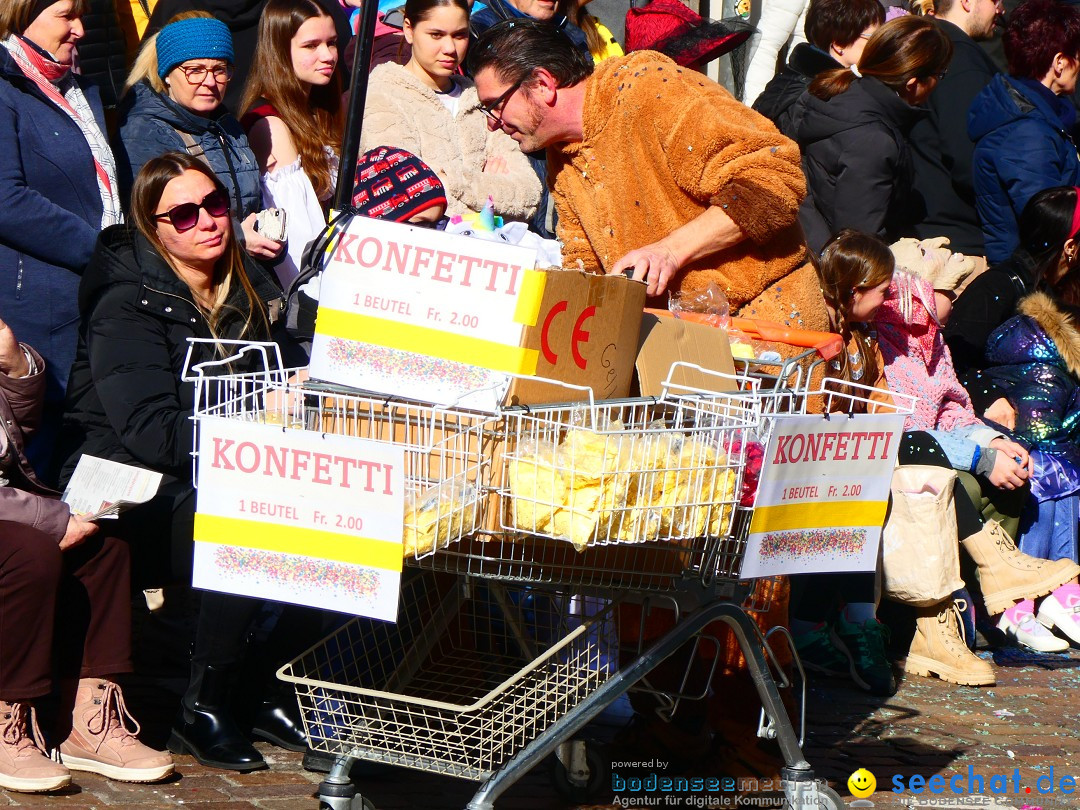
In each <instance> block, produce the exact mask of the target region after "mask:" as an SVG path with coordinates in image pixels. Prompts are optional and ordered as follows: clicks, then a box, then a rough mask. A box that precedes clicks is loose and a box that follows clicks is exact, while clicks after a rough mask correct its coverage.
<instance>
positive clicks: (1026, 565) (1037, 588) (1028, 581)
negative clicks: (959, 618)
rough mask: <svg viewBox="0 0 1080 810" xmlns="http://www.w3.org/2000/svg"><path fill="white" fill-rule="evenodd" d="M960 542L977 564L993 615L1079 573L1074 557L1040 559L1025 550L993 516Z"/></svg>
mask: <svg viewBox="0 0 1080 810" xmlns="http://www.w3.org/2000/svg"><path fill="white" fill-rule="evenodd" d="M961 543H962V545H963V546H964V548H965V549H966V550H967V553H968V554H970V555H971V558H972V559H973V560H974V561H975V564H976V565H977V566H978V571H979V586H980V587H981V588H982V593H983V599H984V600H985V601H986V612H987V613H989V614H990V615H991V616H996V615H997V614H998V613H1001V612H1003V611H1005V610H1007V609H1009V608H1010V607H1012V606H1013V605H1014V604H1015V603H1016V602H1019V601H1020V600H1022V599H1037V598H1038V597H1040V596H1045V595H1046V594H1048V593H1050V592H1051V591H1053V590H1054V589H1055V588H1058V587H1060V586H1061V585H1064V584H1065V583H1066V582H1068V581H1069V580H1072V579H1075V578H1076V576H1077V575H1078V574H1080V565H1077V564H1076V563H1074V562H1073V561H1072V560H1040V559H1039V558H1037V557H1029V556H1028V555H1027V554H1024V553H1023V552H1022V551H1020V549H1018V548H1017V547H1016V544H1015V543H1013V540H1012V538H1011V537H1009V535H1008V534H1006V533H1005V531H1004V530H1003V529H1002V528H1001V527H1000V526H999V525H998V524H997V523H996V522H995V521H992V520H991V521H989V522H988V523H987V524H986V525H985V526H983V527H982V530H981V531H979V532H978V533H976V534H973V535H971V536H970V537H966V538H964V540H962V541H961Z"/></svg>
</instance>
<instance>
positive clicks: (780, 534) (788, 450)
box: [742, 414, 904, 578]
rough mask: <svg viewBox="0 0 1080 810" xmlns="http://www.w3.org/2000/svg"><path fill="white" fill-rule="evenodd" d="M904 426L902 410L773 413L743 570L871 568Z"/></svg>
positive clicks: (745, 574)
mask: <svg viewBox="0 0 1080 810" xmlns="http://www.w3.org/2000/svg"><path fill="white" fill-rule="evenodd" d="M903 426H904V416H903V415H899V414H857V415H853V416H847V415H832V416H830V417H829V418H827V419H826V418H824V417H822V416H817V415H813V416H789V417H781V418H778V419H777V422H776V427H775V429H774V431H773V434H772V437H771V438H770V440H769V445H768V447H767V448H766V451H765V460H764V465H763V467H762V472H761V480H760V483H759V484H758V495H757V501H756V503H755V504H754V515H753V519H752V520H751V522H750V536H749V538H748V543H747V551H746V558H745V560H744V562H743V568H742V576H743V577H744V578H752V577H762V576H773V575H776V574H799V573H810V572H822V571H873V570H874V569H875V567H876V566H877V557H878V545H879V543H880V541H881V527H882V524H883V523H884V521H885V512H886V509H887V508H888V502H889V487H890V484H891V482H892V470H893V467H894V466H895V464H896V454H897V452H898V450H899V447H900V435H901V432H902V431H903Z"/></svg>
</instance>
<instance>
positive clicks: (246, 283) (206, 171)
mask: <svg viewBox="0 0 1080 810" xmlns="http://www.w3.org/2000/svg"><path fill="white" fill-rule="evenodd" d="M189 171H191V172H198V173H199V174H201V175H203V177H205V178H207V179H208V180H209V181H210V182H212V183H213V184H214V188H216V189H217V190H218V191H220V192H223V193H224V194H225V198H226V199H228V196H229V192H228V190H227V189H226V188H225V186H224V184H222V182H221V180H219V179H218V176H217V175H216V174H214V172H213V171H211V170H210V167H209V166H207V165H206V164H205V163H203V162H202V161H201V160H200V159H199V158H196V157H192V156H191V155H189V154H187V153H186V152H166V153H165V154H163V155H159V156H158V157H155V158H151V159H150V160H148V161H147V162H146V164H145V165H144V166H143V167H142V169H140V170H139V174H138V176H136V178H135V183H134V185H133V186H132V188H131V221H132V223H133V224H134V225H135V227H136V228H138V230H139V233H141V234H142V235H143V236H144V237H146V240H147V241H148V242H149V243H150V244H151V245H152V246H153V248H154V250H156V251H157V253H158V254H159V255H160V256H161V258H163V259H164V260H165V262H166V263H167V264H168V265H169V267H171V268H172V270H173V272H174V273H176V276H177V278H180V279H181V280H183V278H182V276H180V274H179V273H178V272H177V270H176V263H175V262H174V261H173V258H172V256H171V255H170V254H169V251H168V250H167V249H166V248H165V245H164V244H162V242H161V239H160V238H159V237H158V233H157V229H158V222H157V220H156V219H154V212H155V211H157V210H158V204H159V203H160V202H161V195H162V194H164V193H165V187H166V186H167V185H169V183H170V182H172V181H173V180H175V179H176V178H177V177H180V175H182V174H183V173H184V172H189ZM224 234H225V238H226V240H227V242H226V247H225V252H224V253H223V254H222V256H221V258H220V259H218V261H217V265H216V266H215V268H214V280H213V293H212V302H211V304H210V306H209V307H205V306H203V305H202V304H201V303H199V302H198V300H197V299H196V306H198V307H199V308H200V309H202V310H203V314H205V315H206V320H207V322H208V323H209V324H210V333H211V334H212V335H214V336H215V337H217V328H218V326H219V325H220V323H221V320H222V318H223V317H224V315H225V314H226V312H227V311H228V310H229V309H230V307H229V306H228V304H227V303H226V302H227V301H228V299H229V291H230V289H231V288H232V285H233V284H234V283H238V284H239V285H240V287H241V289H242V290H243V291H244V295H245V297H246V298H247V306H246V307H245V308H246V310H247V312H246V313H245V319H244V326H243V329H241V332H240V334H241V336H246V335H248V334H249V332H251V331H253V329H254V328H255V327H258V328H259V329H260V330H261V332H262V334H263V335H265V334H268V333H269V331H270V325H269V322H268V321H267V318H266V312H265V305H264V304H263V302H262V301H261V300H260V299H259V296H258V294H257V293H256V292H255V288H254V287H252V286H251V280H250V279H249V278H248V276H247V272H246V271H245V270H244V253H243V248H241V247H240V243H239V240H238V239H237V238H236V236H235V235H234V234H233V230H232V227H231V226H230V227H228V228H226V229H225V231H224Z"/></svg>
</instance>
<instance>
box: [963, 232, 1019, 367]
mask: <svg viewBox="0 0 1080 810" xmlns="http://www.w3.org/2000/svg"><path fill="white" fill-rule="evenodd" d="M1035 271H1036V268H1035V262H1034V261H1033V260H1032V258H1031V256H1029V255H1028V252H1027V251H1026V250H1024V249H1023V248H1020V249H1018V250H1017V251H1016V252H1015V253H1013V255H1012V257H1010V258H1009V259H1008V260H1007V261H1004V262H1001V263H1000V264H996V265H994V266H993V267H991V268H990V269H989V270H987V271H986V272H985V273H982V274H981V275H979V276H977V277H976V278H975V280H974V281H972V282H971V284H969V285H968V287H967V289H965V290H964V293H963V295H961V296H960V297H959V298H957V299H956V303H955V304H953V310H952V314H951V315H950V316H949V323H948V325H947V326H946V327H945V330H944V331H945V342H946V343H947V344H948V346H949V351H950V352H951V353H952V358H953V365H954V366H956V370H957V372H966V371H970V370H971V369H981V368H985V367H986V361H985V359H984V355H985V351H986V341H987V338H989V337H990V333H991V332H993V331H994V330H995V329H997V328H998V327H999V326H1001V325H1002V324H1003V323H1005V321H1007V320H1009V318H1011V317H1013V316H1014V315H1016V305H1017V303H1018V302H1019V301H1020V299H1021V298H1023V297H1024V296H1027V295H1030V294H1031V293H1033V292H1035V285H1036V283H1037V279H1036V278H1035Z"/></svg>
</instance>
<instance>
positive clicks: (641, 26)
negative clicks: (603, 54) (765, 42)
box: [626, 0, 754, 67]
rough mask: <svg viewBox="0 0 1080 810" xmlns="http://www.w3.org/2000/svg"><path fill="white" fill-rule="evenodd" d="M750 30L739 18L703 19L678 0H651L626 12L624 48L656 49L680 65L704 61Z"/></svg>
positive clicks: (741, 40)
mask: <svg viewBox="0 0 1080 810" xmlns="http://www.w3.org/2000/svg"><path fill="white" fill-rule="evenodd" d="M753 33H754V27H753V26H752V25H750V24H748V23H745V22H743V21H742V20H724V21H723V22H721V21H718V20H706V19H704V18H703V17H701V15H699V14H697V13H695V12H693V11H691V10H690V9H689V8H687V7H686V6H685V5H683V4H682V3H680V2H679V0H652V2H651V3H649V4H648V5H647V6H642V7H641V8H631V9H630V10H629V11H628V12H627V13H626V50H627V51H659V52H660V53H662V54H664V55H665V56H670V57H671V58H672V59H674V60H675V61H676V62H677V63H678V64H680V65H682V66H683V67H699V66H700V65H704V64H707V63H708V62H711V61H712V60H713V59H716V58H718V57H721V56H723V55H724V54H725V53H728V52H730V51H733V50H735V48H737V47H739V46H740V45H742V44H743V43H744V42H746V40H748V39H749V38H750V36H751V35H752V34H753Z"/></svg>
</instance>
